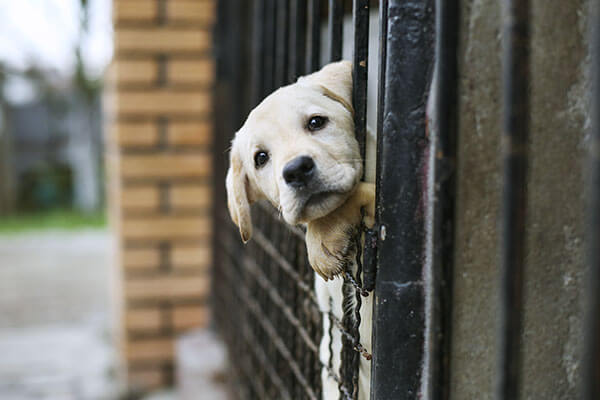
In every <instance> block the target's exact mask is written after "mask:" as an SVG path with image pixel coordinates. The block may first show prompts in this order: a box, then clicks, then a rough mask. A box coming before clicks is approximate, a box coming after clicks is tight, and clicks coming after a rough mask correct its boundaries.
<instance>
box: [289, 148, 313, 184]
mask: <svg viewBox="0 0 600 400" xmlns="http://www.w3.org/2000/svg"><path fill="white" fill-rule="evenodd" d="M314 170H315V162H314V161H313V159H312V158H310V157H308V156H300V157H296V158H294V159H293V160H292V161H290V162H288V163H287V164H286V165H285V167H283V179H285V182H286V183H287V184H288V185H290V186H291V187H294V188H301V187H303V186H306V185H307V184H308V182H309V181H310V180H311V178H312V176H313V173H314Z"/></svg>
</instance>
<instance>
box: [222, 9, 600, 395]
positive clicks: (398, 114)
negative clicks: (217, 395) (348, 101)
mask: <svg viewBox="0 0 600 400" xmlns="http://www.w3.org/2000/svg"><path fill="white" fill-rule="evenodd" d="M597 3H598V1H593V4H594V7H593V10H594V13H593V20H592V21H593V22H592V23H591V25H592V26H593V27H595V29H594V31H593V33H592V35H593V36H592V43H593V48H592V54H593V56H594V57H593V60H594V61H593V62H594V64H593V72H594V73H593V79H594V91H593V99H594V102H593V112H592V115H593V135H592V146H591V150H592V151H591V157H590V160H591V161H590V163H589V169H590V171H591V180H590V184H589V188H590V191H589V194H590V208H589V213H588V216H589V219H588V220H589V240H588V242H589V243H590V246H589V261H588V264H589V271H588V272H589V277H590V279H589V281H590V282H591V284H590V288H589V296H588V297H589V308H588V318H587V321H588V322H587V328H588V329H587V336H586V337H587V339H586V349H585V350H584V351H583V354H586V359H585V363H584V366H583V370H584V378H583V384H584V391H583V393H584V394H583V395H582V396H583V397H582V398H584V399H586V400H587V399H589V400H592V399H598V398H600V388H599V386H600V365H599V364H600V353H599V350H598V349H600V343H599V341H600V339H599V338H600V334H599V332H600V306H599V304H600V301H599V300H598V299H599V294H598V293H599V292H600V291H599V290H598V282H599V281H600V278H599V275H600V261H599V260H600V246H598V243H599V239H598V237H599V236H600V230H599V227H600V212H599V211H598V210H600V205H599V203H600V200H599V199H600V178H599V177H600V161H599V158H600V157H599V156H598V154H599V153H598V151H599V150H598V149H599V148H600V144H599V143H600V133H599V132H600V122H599V121H598V118H599V117H598V116H599V115H600V109H599V105H600V90H599V89H598V87H600V83H598V81H599V78H598V77H599V76H600V74H599V73H598V72H597V71H598V69H599V63H600V61H599V58H600V56H598V54H600V48H599V43H600V35H599V33H598V29H597V27H598V26H600V16H599V15H600V12H599V11H598V8H599V7H600V6H598V4H597ZM503 4H504V6H505V10H504V11H505V12H504V16H503V21H504V26H505V29H504V33H503V37H504V43H505V52H504V55H503V65H504V85H505V86H504V87H505V89H504V107H503V110H504V111H503V113H504V114H503V115H504V126H503V136H504V137H503V140H504V145H503V147H502V151H501V153H502V156H503V159H504V175H503V188H504V194H503V201H502V204H503V210H502V227H501V231H502V244H501V254H500V255H501V263H500V267H501V271H502V286H501V290H500V292H501V302H500V304H501V316H500V320H501V323H500V326H499V336H500V337H501V343H500V346H499V349H500V350H499V354H498V361H499V365H500V367H499V369H498V371H499V372H498V373H499V376H498V388H497V393H496V398H498V399H507V400H508V399H510V400H515V399H518V398H519V390H518V388H519V377H520V375H521V374H520V368H519V366H520V364H521V360H520V358H521V353H522V351H523V350H522V346H521V343H520V339H519V338H520V335H521V330H522V328H521V326H522V323H521V321H522V309H523V304H522V303H523V299H522V288H523V272H524V245H525V233H524V232H525V221H526V207H525V205H526V199H527V194H526V180H525V176H526V171H527V168H526V167H527V161H528V154H527V135H528V130H529V124H528V121H529V114H530V112H529V106H528V105H529V96H528V93H529V89H528V85H529V81H530V77H529V72H528V65H529V51H530V43H529V42H530V39H529V25H530V20H531V19H530V15H529V14H530V10H529V2H528V1H513V0H505V1H503ZM375 5H376V6H377V7H378V8H379V24H380V26H379V31H380V49H379V59H378V60H376V61H377V63H378V65H379V78H378V84H379V94H378V95H379V98H378V104H377V140H378V143H377V174H376V176H377V184H376V187H377V209H376V211H377V213H376V214H377V215H376V221H377V223H376V229H375V230H374V231H373V232H366V239H365V242H366V246H365V248H364V252H363V253H361V252H360V251H359V252H358V256H357V261H358V262H357V264H358V266H359V270H358V271H354V272H353V273H349V272H346V273H345V276H344V282H345V283H344V287H345V289H344V296H346V298H349V297H354V298H355V299H356V303H357V307H356V308H355V315H354V316H353V318H347V317H345V318H343V319H342V320H340V319H339V318H337V317H336V316H335V315H334V314H333V313H329V314H328V315H326V316H325V317H326V318H328V320H329V324H328V325H329V329H330V330H338V331H339V332H341V335H342V338H343V352H342V366H341V368H340V370H339V371H336V370H334V369H333V368H332V362H331V359H330V360H329V362H322V361H321V360H320V359H319V343H320V340H321V336H322V333H323V332H322V329H323V326H322V322H323V319H322V317H323V315H322V313H321V312H320V311H319V307H318V304H317V301H316V298H315V294H314V291H313V286H314V279H315V278H314V273H313V271H312V270H311V268H310V266H309V264H308V261H307V257H306V249H305V245H304V241H303V236H304V233H303V232H302V230H300V229H299V228H295V227H290V226H288V225H286V224H285V223H283V222H282V221H280V220H279V218H278V216H277V213H276V212H274V210H273V209H271V208H270V206H267V205H257V206H255V212H254V225H255V232H256V233H255V239H253V240H252V241H251V242H250V243H249V244H248V245H246V246H245V247H242V244H241V241H240V240H239V238H238V233H237V230H236V229H235V228H234V227H233V226H232V224H231V222H230V221H229V216H228V215H227V211H226V207H225V204H226V200H225V193H224V187H223V185H221V184H217V185H216V204H217V207H216V211H215V230H216V234H215V274H214V280H213V282H214V288H213V289H214V294H215V295H214V298H215V300H214V303H215V304H214V310H215V318H216V321H217V325H218V326H219V329H220V331H221V333H222V334H223V336H224V338H225V340H226V342H227V345H228V348H229V350H230V354H231V361H232V368H231V370H232V373H233V376H234V380H235V384H234V385H233V387H235V388H236V396H237V397H238V398H240V399H251V398H257V399H305V398H306V399H319V398H321V373H322V371H325V373H327V374H329V375H330V376H332V377H334V379H335V380H336V382H338V384H339V387H340V392H341V397H342V398H351V399H353V398H357V392H358V384H357V376H358V359H359V357H360V356H361V355H362V356H366V357H369V358H370V356H371V355H370V354H368V351H367V350H366V349H365V348H364V347H363V346H362V345H361V338H360V335H359V334H358V326H359V324H360V322H361V321H360V314H359V310H360V307H361V296H362V295H365V294H367V293H368V292H369V291H370V290H373V289H374V296H375V303H374V316H373V321H372V323H373V349H372V350H373V354H372V357H373V358H372V367H371V368H372V380H371V388H370V390H371V398H372V399H414V398H419V396H422V397H423V398H430V399H447V398H449V385H450V383H449V378H448V375H449V371H450V364H449V360H450V356H449V352H450V338H451V334H450V333H451V321H452V318H451V315H452V266H453V260H454V231H455V215H454V214H455V205H456V204H455V198H456V188H455V186H456V177H455V174H456V163H457V154H456V151H457V150H456V149H457V139H458V138H457V119H458V117H457V116H458V111H459V110H458V109H457V103H458V88H457V76H458V62H457V49H458V45H459V43H458V41H459V36H460V35H459V25H460V24H459V17H460V14H459V2H458V1H457V0H452V1H443V0H437V1H435V0H402V1H401V0H381V1H379V2H373V1H371V2H369V1H368V0H354V1H353V2H352V3H351V4H350V2H344V1H339V0H329V1H328V2H325V1H324V0H323V1H320V0H307V1H302V0H289V1H276V0H253V1H243V0H229V1H220V2H219V3H218V7H219V10H218V14H219V15H218V22H217V29H216V36H217V49H218V64H217V66H218V68H217V87H216V138H217V139H216V143H215V146H216V149H217V154H222V152H223V151H225V149H227V148H228V146H229V141H230V140H231V138H232V135H233V133H234V132H235V131H236V130H237V129H238V128H239V127H240V126H241V124H242V122H243V118H244V117H245V115H247V113H248V111H249V110H250V109H251V108H252V107H253V106H255V105H256V104H258V102H260V100H261V99H262V98H264V97H265V96H266V95H268V94H269V93H270V92H272V91H273V90H274V89H275V88H277V87H279V86H282V85H285V84H287V83H291V82H293V81H295V79H296V78H297V77H298V76H300V75H303V74H306V73H309V72H312V71H315V70H317V69H318V68H319V67H320V66H321V64H322V63H321V60H323V59H324V60H327V61H335V60H338V59H340V58H341V56H342V42H343V39H344V36H343V18H344V13H345V12H350V11H351V12H352V16H353V18H352V25H353V28H354V37H353V39H354V43H353V48H354V52H353V54H354V55H353V64H354V71H353V81H354V89H353V103H354V107H355V128H356V135H357V139H358V141H359V143H360V146H361V153H362V155H363V156H364V155H365V135H366V110H367V103H366V98H367V96H366V90H367V67H368V62H369V55H368V31H369V29H368V27H369V9H370V7H373V6H375ZM323 26H326V27H327V30H326V32H327V34H326V38H327V41H328V42H329V47H328V48H329V53H328V55H327V57H323V56H322V54H321V53H322V51H323V48H324V46H322V44H323V43H321V37H322V34H321V30H322V27H323ZM436 32H437V34H436ZM430 94H433V95H432V97H431V98H430ZM429 101H432V104H433V106H432V107H431V109H429V110H428V105H430V104H429ZM428 111H430V112H428ZM428 118H429V122H430V123H431V126H428V123H427V121H428ZM432 154H433V155H434V156H433V157H432ZM225 159H226V157H217V158H216V163H215V179H216V182H217V183H219V182H224V179H225V171H226V167H227V166H226V165H225ZM428 202H429V203H428ZM427 204H433V206H432V210H431V214H430V220H429V221H427V216H426V212H425V208H426V207H427ZM428 238H430V240H431V243H426V242H427V240H428ZM373 243H376V246H374V245H373ZM358 247H360V246H358ZM361 255H363V256H364V257H362V258H361ZM361 261H362V262H361ZM427 264H428V265H429V266H430V268H431V271H430V274H429V275H428V276H429V278H428V279H429V280H430V281H429V282H425V281H424V276H425V275H426V274H425V273H424V270H425V269H426V268H427ZM399 265H401V266H402V268H399V267H398V266H399ZM375 272H376V273H375ZM428 302H429V305H428ZM427 309H428V310H429V311H430V312H427V311H426V310H427ZM331 334H332V332H331V331H330V332H329V335H330V336H331ZM330 350H331V349H330ZM330 353H331V351H330ZM423 366H425V367H423ZM424 368H425V369H426V370H427V371H425V372H426V373H424Z"/></svg>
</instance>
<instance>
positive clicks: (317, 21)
mask: <svg viewBox="0 0 600 400" xmlns="http://www.w3.org/2000/svg"><path fill="white" fill-rule="evenodd" d="M306 30H307V32H308V39H307V44H306V53H307V56H306V72H308V73H310V72H314V71H316V70H318V69H319V66H320V65H321V0H308V16H307V28H306Z"/></svg>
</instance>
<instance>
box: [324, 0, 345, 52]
mask: <svg viewBox="0 0 600 400" xmlns="http://www.w3.org/2000/svg"><path fill="white" fill-rule="evenodd" d="M328 39H329V61H330V62H333V61H339V60H341V59H342V49H343V47H344V1H343V0H329V18H328Z"/></svg>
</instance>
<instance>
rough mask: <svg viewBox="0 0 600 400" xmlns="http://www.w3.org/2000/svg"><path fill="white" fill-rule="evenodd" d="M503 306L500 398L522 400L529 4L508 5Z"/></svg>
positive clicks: (511, 1) (508, 0) (521, 0)
mask: <svg viewBox="0 0 600 400" xmlns="http://www.w3.org/2000/svg"><path fill="white" fill-rule="evenodd" d="M503 5H504V10H503V12H504V15H503V24H504V37H503V40H504V60H503V75H504V76H503V80H504V96H503V102H504V114H503V132H502V157H503V162H504V166H503V169H504V172H503V194H502V216H501V218H502V228H501V229H502V231H501V235H502V243H501V280H502V282H501V285H502V286H501V290H500V296H501V300H500V301H501V303H500V332H499V335H500V337H499V339H500V346H499V351H500V354H499V363H500V368H499V377H498V378H499V379H498V388H497V390H498V392H497V398H498V399H505V400H518V398H519V375H520V364H521V362H520V358H521V354H520V353H521V349H520V343H521V324H522V309H523V272H524V271H523V270H524V259H525V207H526V173H527V149H526V147H527V137H528V133H529V0H505V1H504V3H503Z"/></svg>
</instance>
